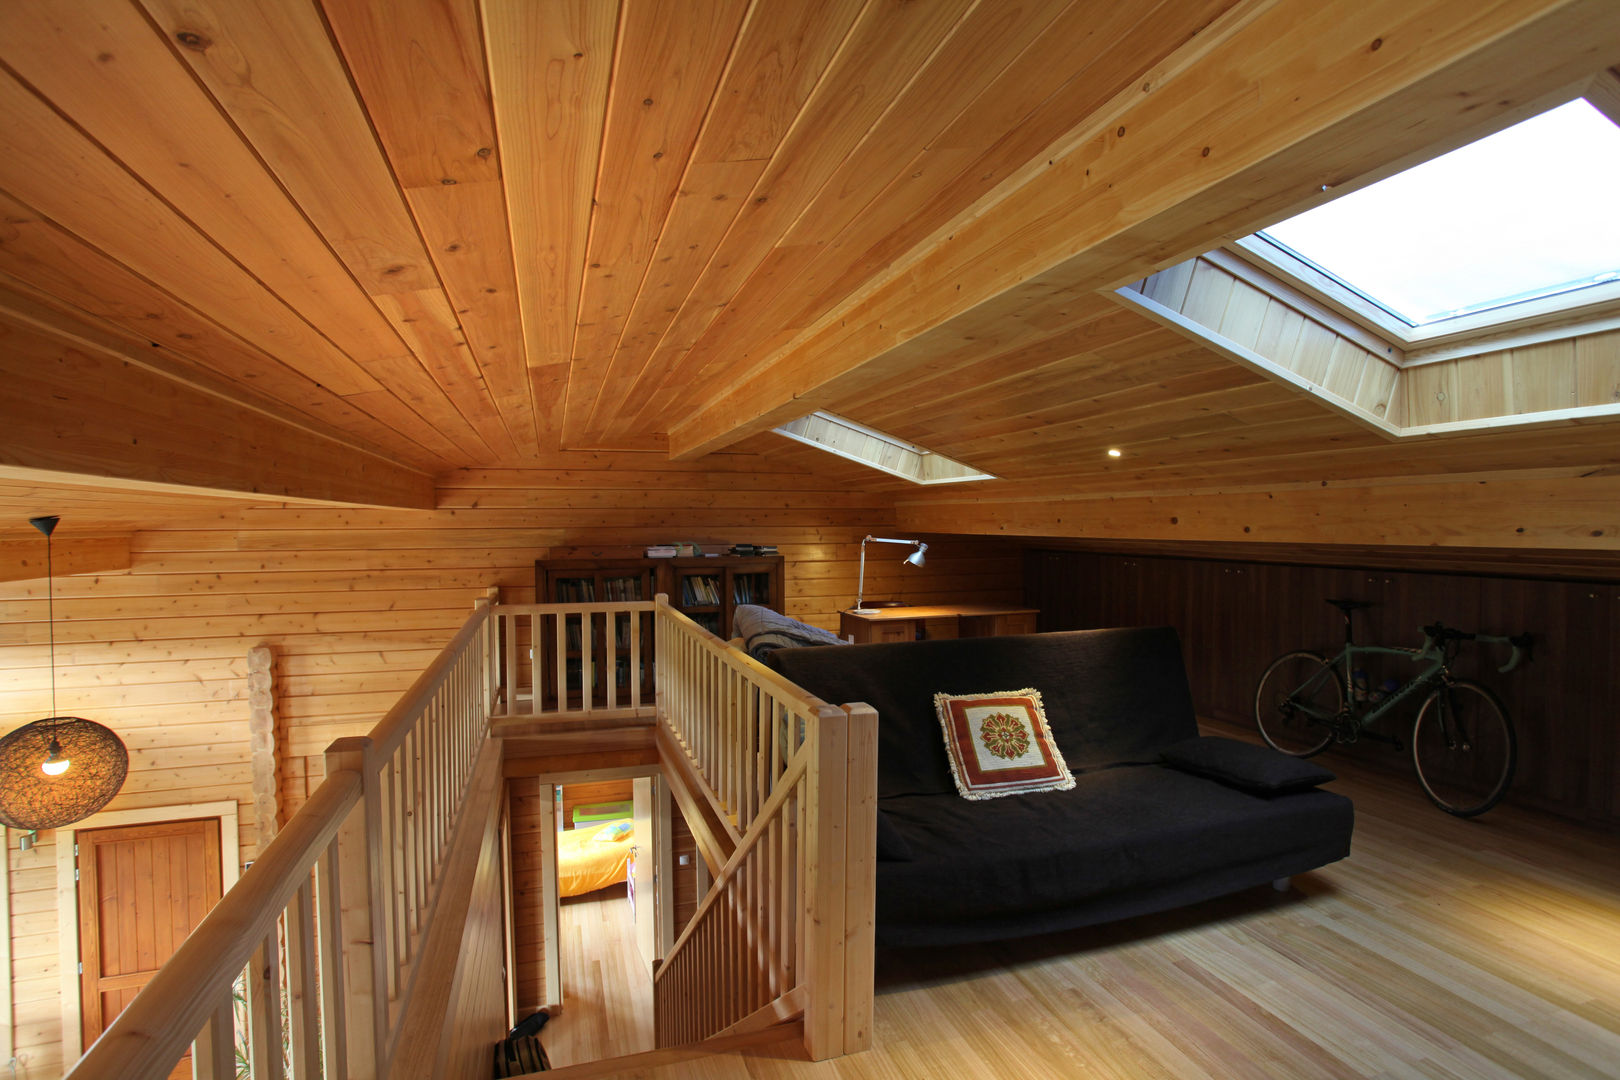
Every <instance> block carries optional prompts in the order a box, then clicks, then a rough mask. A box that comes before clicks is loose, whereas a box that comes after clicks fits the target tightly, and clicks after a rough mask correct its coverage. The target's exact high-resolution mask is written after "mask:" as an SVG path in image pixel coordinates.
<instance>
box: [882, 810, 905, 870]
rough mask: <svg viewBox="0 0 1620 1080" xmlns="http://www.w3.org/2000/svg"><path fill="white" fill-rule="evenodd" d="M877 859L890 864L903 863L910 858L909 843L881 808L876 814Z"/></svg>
mask: <svg viewBox="0 0 1620 1080" xmlns="http://www.w3.org/2000/svg"><path fill="white" fill-rule="evenodd" d="M877 857H878V858H880V859H885V860H888V861H891V862H904V861H905V860H907V859H909V858H911V843H910V842H909V841H907V840H906V838H905V835H904V834H903V833H901V831H900V830H899V829H898V828H897V827H896V826H895V824H894V820H893V819H892V818H890V817H889V815H888V814H885V813H884V812H883V809H882V807H879V808H878V812H877Z"/></svg>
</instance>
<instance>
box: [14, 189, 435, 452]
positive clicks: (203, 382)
mask: <svg viewBox="0 0 1620 1080" xmlns="http://www.w3.org/2000/svg"><path fill="white" fill-rule="evenodd" d="M6 203H7V200H5V199H4V197H3V196H0V213H3V208H4V207H5V205H6ZM32 224H36V225H38V226H40V229H39V231H40V232H41V233H48V234H49V235H50V237H51V238H53V239H56V240H58V241H62V242H64V243H71V238H70V237H66V236H65V235H64V234H62V233H61V232H60V230H56V229H54V228H52V227H50V226H48V225H47V224H46V223H43V222H40V221H39V220H38V219H37V218H35V219H33V222H32ZM14 235H15V234H4V233H3V232H0V267H6V266H8V265H9V261H8V260H9V257H11V256H15V255H16V254H17V253H18V251H19V249H20V247H21V245H20V244H18V243H14V242H12V241H13V239H14ZM87 254H89V255H92V256H93V255H94V253H93V252H90V253H87ZM35 265H37V264H35ZM33 268H34V267H33V266H30V267H29V269H33ZM103 270H104V271H106V274H105V276H100V271H103ZM34 280H35V281H38V280H40V278H39V276H37V275H36V276H35V277H34ZM46 280H47V281H50V282H51V283H52V285H53V289H54V291H53V292H50V293H46V292H43V291H42V290H40V289H39V288H37V287H36V286H34V285H32V284H29V283H27V282H23V281H20V280H18V279H16V278H13V277H11V275H10V274H8V273H6V271H5V269H0V317H4V318H7V319H9V320H11V321H14V322H17V323H19V324H22V325H28V326H32V327H35V328H36V329H39V330H43V331H45V332H46V333H49V334H52V335H54V336H55V337H58V338H60V339H62V340H64V341H69V342H76V343H79V344H84V345H89V346H91V347H93V348H98V349H100V350H101V351H102V352H104V353H107V354H109V355H114V356H118V357H120V358H123V359H127V360H131V361H133V362H134V363H136V364H139V365H140V366H142V367H144V368H147V369H149V370H151V371H154V372H157V373H158V374H160V375H163V376H165V377H167V378H170V379H174V380H176V381H178V382H181V383H184V384H186V385H187V386H192V387H196V388H197V389H200V390H202V391H204V392H205V393H209V394H213V395H215V396H216V397H221V398H229V399H230V400H232V401H236V402H238V403H240V404H242V405H245V406H247V407H248V408H251V409H254V410H256V411H258V412H261V413H264V414H265V415H267V416H270V417H273V418H275V419H277V420H281V421H283V422H285V423H289V424H293V425H296V426H298V427H303V428H306V429H308V430H309V431H311V432H312V433H314V434H317V435H321V436H324V437H326V438H331V439H337V440H340V441H344V442H348V443H349V444H350V445H352V446H354V447H355V448H356V449H357V450H360V451H362V452H364V453H368V454H376V455H379V456H382V457H392V458H395V459H396V460H398V461H400V462H401V463H402V464H407V465H410V466H412V467H413V468H421V469H435V468H442V467H444V465H445V460H444V459H443V458H442V457H440V456H439V455H437V454H433V453H430V452H428V451H427V450H426V449H425V448H424V447H423V446H422V445H421V444H420V443H418V442H416V441H415V440H414V439H411V438H409V437H408V436H406V435H404V434H402V433H401V432H399V431H398V430H396V429H395V428H393V427H390V426H388V425H385V424H383V423H382V422H381V421H379V420H377V419H376V418H375V417H373V416H371V415H370V414H369V413H366V412H363V411H362V410H361V409H359V408H358V407H357V406H356V405H355V404H354V403H353V402H352V401H351V400H348V399H344V398H340V397H337V396H336V395H334V394H330V393H328V392H327V391H325V390H324V389H323V388H322V387H320V386H319V385H318V384H316V383H315V382H313V381H311V380H309V379H306V378H305V377H304V376H302V375H299V374H298V373H297V372H294V371H291V370H290V369H288V368H286V367H285V366H283V365H282V364H280V363H279V362H278V361H276V360H275V358H274V357H270V356H266V355H264V354H262V353H258V352H257V351H256V350H253V349H251V348H249V347H248V346H246V345H244V344H243V343H242V342H241V341H239V340H237V339H236V338H234V337H232V336H231V335H229V334H228V333H227V332H225V331H223V330H221V329H220V328H219V327H217V326H215V325H213V324H212V323H210V322H208V321H207V320H206V319H203V318H201V317H200V316H198V315H196V314H195V313H194V312H191V311H187V310H186V309H184V308H183V307H181V305H179V304H178V303H177V302H176V301H174V299H173V298H171V297H169V296H167V295H165V294H163V293H162V292H160V291H159V290H157V289H154V288H151V287H150V286H149V285H147V283H145V282H142V281H139V280H138V279H135V278H133V276H132V275H128V274H127V272H126V271H123V269H122V268H121V267H118V266H117V265H116V264H111V263H108V264H106V265H104V266H103V265H99V264H95V263H91V264H90V265H89V266H87V267H85V268H84V273H83V274H82V275H78V274H76V275H75V276H74V277H73V278H71V279H69V280H68V287H65V288H64V287H61V286H60V285H58V284H57V280H58V279H57V278H56V276H55V275H47V276H46ZM126 286H129V288H128V290H127V291H121V290H124V289H125V287H126ZM76 298H77V299H82V300H83V301H84V302H86V303H90V304H95V305H96V306H98V307H103V308H105V307H117V308H118V309H119V311H118V314H120V315H123V316H124V318H123V319H121V320H120V321H119V322H114V321H112V320H111V319H107V318H103V317H101V316H98V315H96V314H93V313H89V312H86V311H85V310H83V309H82V308H77V307H75V306H74V304H73V302H72V301H73V300H74V299H76ZM176 326H180V327H186V328H187V329H183V330H181V329H176ZM166 331H167V332H166ZM168 340H174V341H175V343H176V344H178V345H180V346H182V347H185V348H186V349H187V350H188V352H187V353H180V352H177V351H175V350H174V349H172V348H166V347H165V342H166V341H168ZM190 352H199V353H201V354H202V355H205V356H208V357H209V359H210V361H211V366H209V365H204V364H202V363H200V362H199V361H196V360H194V359H192V357H191V356H190V355H189V353H190ZM238 356H240V357H241V359H242V363H241V364H240V365H238V364H237V362H236V361H237V358H238ZM238 380H240V381H238ZM252 387H262V388H263V389H264V390H265V391H266V392H267V393H270V392H274V393H275V394H276V396H275V397H266V396H265V394H261V393H259V392H258V391H257V390H255V389H252ZM357 396H363V395H357ZM289 403H290V404H289Z"/></svg>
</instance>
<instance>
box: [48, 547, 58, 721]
mask: <svg viewBox="0 0 1620 1080" xmlns="http://www.w3.org/2000/svg"><path fill="white" fill-rule="evenodd" d="M55 586H56V579H55V578H54V577H53V576H52V570H51V534H50V533H46V534H45V619H46V621H47V622H48V623H49V624H50V628H51V629H50V633H51V715H52V716H53V717H55V716H60V715H61V714H60V713H58V712H57V711H56V587H55ZM53 726H54V725H53Z"/></svg>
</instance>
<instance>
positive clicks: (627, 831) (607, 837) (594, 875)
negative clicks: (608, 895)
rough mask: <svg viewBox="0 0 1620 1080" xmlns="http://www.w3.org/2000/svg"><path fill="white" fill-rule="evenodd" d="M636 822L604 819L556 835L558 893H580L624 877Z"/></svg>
mask: <svg viewBox="0 0 1620 1080" xmlns="http://www.w3.org/2000/svg"><path fill="white" fill-rule="evenodd" d="M635 841H636V835H635V825H634V824H633V823H632V822H631V821H629V820H626V819H622V818H621V819H619V820H617V821H604V822H601V823H599V824H595V825H587V826H585V827H583V828H575V829H564V830H563V831H562V832H560V833H558V834H557V895H558V896H580V895H583V894H584V893H588V892H595V891H596V890H597V889H605V888H607V887H608V886H609V885H617V884H618V883H619V882H621V881H623V880H624V879H625V875H626V867H627V865H628V864H629V861H630V850H631V848H632V847H634V845H635Z"/></svg>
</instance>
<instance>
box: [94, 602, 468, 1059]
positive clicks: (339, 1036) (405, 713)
mask: <svg viewBox="0 0 1620 1080" xmlns="http://www.w3.org/2000/svg"><path fill="white" fill-rule="evenodd" d="M493 627H494V622H493V620H492V619H491V617H490V614H489V608H488V604H487V601H480V603H479V606H478V607H477V609H476V610H475V611H474V613H473V615H472V617H471V618H470V619H468V621H467V623H466V625H465V626H463V627H462V628H461V630H460V632H459V633H457V634H456V636H455V638H454V639H453V640H452V641H451V642H450V644H449V645H447V646H446V647H445V649H444V651H443V652H441V653H440V654H439V657H438V658H437V659H436V660H435V661H434V662H433V664H432V665H431V666H430V667H429V668H428V669H427V670H426V671H425V672H423V673H422V675H421V676H420V677H419V678H418V679H417V680H416V682H415V683H414V684H413V685H412V686H411V688H410V690H408V691H407V692H406V693H405V695H404V696H403V697H402V698H401V699H400V701H399V703H398V704H396V705H395V706H394V708H393V709H391V710H390V711H389V712H388V714H387V715H386V716H385V717H384V718H383V720H382V721H381V722H380V723H379V724H378V725H377V727H376V728H374V729H373V730H372V733H371V734H370V735H369V736H367V737H364V738H351V739H341V740H339V741H338V742H336V743H334V744H333V745H332V747H331V749H329V750H328V751H327V754H326V778H325V780H324V781H323V782H322V783H321V785H320V787H319V788H317V789H316V791H315V792H314V794H313V795H311V796H310V799H309V801H308V802H307V803H305V804H304V806H303V807H302V808H300V809H299V811H298V812H297V813H296V814H294V815H293V817H292V818H291V820H289V821H288V822H287V824H286V826H285V827H283V828H282V830H281V831H280V833H279V834H278V835H277V836H276V838H275V839H274V840H273V841H271V843H270V844H268V845H267V846H266V847H265V849H264V851H263V852H262V853H261V854H260V856H259V858H258V859H257V860H255V861H254V863H253V864H252V865H251V866H250V867H249V868H248V869H247V871H246V872H245V873H244V874H243V875H242V877H241V879H240V880H238V882H237V883H236V885H235V886H234V887H232V889H231V890H230V891H229V892H228V893H226V894H225V896H224V898H223V899H221V900H220V902H219V903H218V904H217V905H215V907H214V909H213V911H211V912H210V913H209V914H208V916H207V917H206V918H204V919H203V921H202V923H201V924H199V925H198V927H197V928H196V930H195V931H194V932H193V933H192V934H191V936H190V937H188V938H187V939H186V940H185V942H184V943H182V944H181V946H180V948H179V949H178V950H176V952H175V954H174V956H173V957H171V958H170V960H169V962H168V963H167V964H165V965H164V966H163V968H162V969H161V970H160V971H159V972H158V973H157V974H156V975H154V976H153V977H152V979H151V981H150V982H149V983H148V984H147V985H146V987H145V988H144V989H143V990H142V991H141V993H140V994H139V995H137V996H136V998H135V1000H134V1001H133V1002H131V1003H130V1005H129V1007H128V1008H126V1009H125V1010H124V1011H123V1012H122V1013H121V1014H120V1015H119V1016H118V1018H117V1020H115V1021H114V1022H113V1024H112V1026H111V1027H109V1028H108V1029H107V1030H106V1031H105V1032H104V1033H103V1034H102V1036H101V1037H100V1038H99V1039H97V1040H96V1042H95V1045H94V1046H92V1047H91V1048H90V1050H89V1052H88V1053H86V1054H85V1055H84V1057H82V1058H81V1059H80V1060H79V1062H78V1064H77V1065H75V1066H74V1067H73V1069H72V1071H71V1072H70V1073H69V1074H68V1075H69V1076H70V1077H73V1078H76V1080H82V1078H89V1077H94V1078H101V1077H120V1078H129V1080H145V1078H152V1080H157V1078H160V1077H166V1076H168V1075H169V1073H170V1071H171V1070H172V1069H173V1068H174V1066H175V1064H176V1063H177V1062H179V1061H180V1060H181V1058H182V1057H184V1055H185V1054H186V1052H187V1049H188V1048H190V1050H191V1054H192V1061H193V1067H194V1070H195V1075H196V1076H198V1077H202V1078H205V1080H229V1078H234V1077H236V1076H237V1075H238V1060H239V1059H244V1063H247V1064H250V1065H251V1069H252V1073H251V1075H252V1076H254V1077H255V1078H256V1080H278V1078H279V1077H281V1076H282V1075H283V1074H284V1071H285V1070H286V1069H287V1068H288V1067H289V1066H290V1068H291V1071H292V1073H293V1074H294V1075H295V1076H298V1077H306V1076H309V1077H314V1076H325V1077H331V1078H344V1077H348V1078H353V1080H369V1078H371V1077H377V1076H386V1075H388V1073H389V1071H390V1066H391V1064H392V1057H393V1054H394V1051H395V1048H396V1046H397V1045H398V1042H399V1040H400V1037H401V1034H402V1031H403V1029H404V1028H405V1027H406V1026H407V1022H406V1017H407V1011H408V1007H409V1003H410V998H411V992H412V988H413V984H414V983H415V982H416V981H417V979H418V977H419V976H420V974H421V971H420V967H421V965H420V963H419V961H420V960H421V956H422V946H423V943H424V940H425V938H426V935H427V932H428V929H429V927H430V926H431V925H432V920H433V915H434V910H435V906H436V904H437V903H438V902H439V900H440V899H441V894H442V893H443V892H444V886H445V885H446V884H447V876H446V875H445V874H444V869H445V866H446V862H447V859H448V857H449V855H450V853H451V851H452V849H453V847H454V846H455V842H456V840H457V839H458V838H459V834H458V833H457V828H458V826H459V825H462V824H463V823H462V822H461V821H460V818H462V817H463V816H465V815H463V814H462V810H463V808H464V807H465V805H466V804H467V797H468V793H469V791H470V790H472V789H474V788H475V787H477V786H479V785H483V784H489V783H498V782H499V780H498V778H499V770H498V764H499V762H498V755H495V754H493V753H492V752H491V751H492V750H493V749H494V748H493V747H492V746H486V742H487V732H488V718H489V714H490V704H491V701H492V700H493V696H494V694H495V693H496V692H497V690H498V687H497V686H496V685H495V683H494V681H493V675H494V673H495V666H494V664H493V663H492V662H491V654H492V651H493V637H492V629H493ZM492 762H493V763H494V765H495V767H494V768H492V767H491V763H492Z"/></svg>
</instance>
